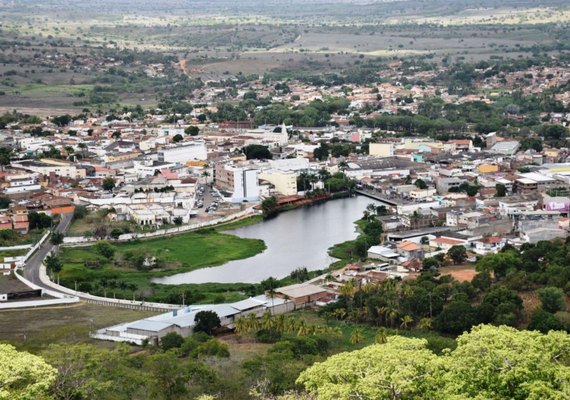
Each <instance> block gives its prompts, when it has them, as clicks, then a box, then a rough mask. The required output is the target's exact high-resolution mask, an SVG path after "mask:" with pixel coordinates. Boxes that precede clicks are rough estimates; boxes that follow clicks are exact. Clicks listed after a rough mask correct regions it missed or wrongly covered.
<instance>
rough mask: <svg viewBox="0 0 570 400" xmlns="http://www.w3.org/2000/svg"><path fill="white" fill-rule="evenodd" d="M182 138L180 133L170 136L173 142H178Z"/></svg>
mask: <svg viewBox="0 0 570 400" xmlns="http://www.w3.org/2000/svg"><path fill="white" fill-rule="evenodd" d="M183 140H184V137H182V135H181V134H176V135H174V137H173V138H172V141H173V142H174V143H178V142H181V141H183Z"/></svg>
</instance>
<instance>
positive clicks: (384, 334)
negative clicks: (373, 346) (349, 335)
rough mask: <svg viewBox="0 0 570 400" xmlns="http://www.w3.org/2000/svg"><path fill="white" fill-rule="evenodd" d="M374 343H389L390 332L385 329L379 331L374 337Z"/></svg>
mask: <svg viewBox="0 0 570 400" xmlns="http://www.w3.org/2000/svg"><path fill="white" fill-rule="evenodd" d="M374 341H375V342H376V343H377V344H384V343H386V342H387V341H388V330H387V329H386V328H384V327H382V328H380V329H378V332H377V333H376V336H375V337H374Z"/></svg>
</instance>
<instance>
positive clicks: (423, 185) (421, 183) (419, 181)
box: [414, 179, 428, 190]
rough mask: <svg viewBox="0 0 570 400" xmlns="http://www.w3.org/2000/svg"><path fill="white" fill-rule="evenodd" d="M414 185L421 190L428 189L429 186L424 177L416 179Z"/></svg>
mask: <svg viewBox="0 0 570 400" xmlns="http://www.w3.org/2000/svg"><path fill="white" fill-rule="evenodd" d="M414 185H416V187H417V188H418V189H421V190H424V189H427V187H428V185H427V183H425V181H424V180H423V179H416V181H415V182H414Z"/></svg>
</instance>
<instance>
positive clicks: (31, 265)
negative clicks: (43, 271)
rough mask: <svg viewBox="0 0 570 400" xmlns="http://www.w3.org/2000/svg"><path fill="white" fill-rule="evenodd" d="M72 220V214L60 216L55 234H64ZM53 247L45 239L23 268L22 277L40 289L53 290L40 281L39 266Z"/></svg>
mask: <svg viewBox="0 0 570 400" xmlns="http://www.w3.org/2000/svg"><path fill="white" fill-rule="evenodd" d="M72 219H73V214H71V213H70V214H61V219H60V221H59V224H58V225H57V227H56V228H55V231H56V232H60V233H65V232H67V229H68V228H69V225H70V224H71V220H72ZM54 247H55V246H54V245H53V244H51V240H50V239H47V240H46V241H45V242H44V243H43V244H42V245H41V246H40V248H39V249H38V250H37V251H36V252H35V253H34V255H32V256H31V257H30V259H29V260H28V262H27V263H26V265H25V266H24V277H25V278H26V279H27V280H29V281H30V282H32V283H34V284H36V285H38V286H39V287H41V288H44V289H48V290H54V288H52V287H49V286H46V285H44V284H43V282H42V281H41V279H40V266H41V264H42V261H43V260H44V258H46V256H47V255H48V253H49V252H50V251H51V250H52V249H53V248H54Z"/></svg>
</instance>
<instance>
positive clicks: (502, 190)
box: [495, 183, 507, 197]
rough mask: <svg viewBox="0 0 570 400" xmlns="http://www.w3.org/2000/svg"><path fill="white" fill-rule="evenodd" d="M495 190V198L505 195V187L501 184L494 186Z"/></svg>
mask: <svg viewBox="0 0 570 400" xmlns="http://www.w3.org/2000/svg"><path fill="white" fill-rule="evenodd" d="M495 190H496V191H497V193H496V194H495V196H496V197H505V196H506V195H507V187H506V186H505V185H503V184H502V183H497V184H496V185H495Z"/></svg>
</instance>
